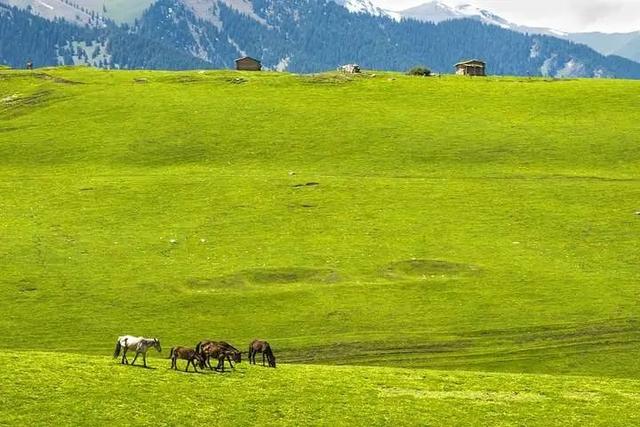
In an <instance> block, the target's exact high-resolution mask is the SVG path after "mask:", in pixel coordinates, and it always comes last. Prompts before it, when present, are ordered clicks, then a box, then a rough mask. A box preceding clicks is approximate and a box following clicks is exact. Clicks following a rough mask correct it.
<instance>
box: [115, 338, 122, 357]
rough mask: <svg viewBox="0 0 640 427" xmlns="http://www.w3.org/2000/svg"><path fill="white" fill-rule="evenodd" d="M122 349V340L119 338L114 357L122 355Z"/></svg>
mask: <svg viewBox="0 0 640 427" xmlns="http://www.w3.org/2000/svg"><path fill="white" fill-rule="evenodd" d="M120 350H122V344H120V340H118V341H117V342H116V349H115V350H114V351H113V357H114V358H116V357H118V356H120Z"/></svg>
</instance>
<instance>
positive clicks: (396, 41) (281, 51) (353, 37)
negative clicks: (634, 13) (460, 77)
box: [0, 0, 640, 78]
mask: <svg viewBox="0 0 640 427" xmlns="http://www.w3.org/2000/svg"><path fill="white" fill-rule="evenodd" d="M132 3H136V4H137V6H136V7H133V6H132ZM1 4H5V6H1ZM142 4H147V5H148V6H149V7H148V8H147V9H146V10H144V11H143V12H140V8H141V7H140V3H139V2H129V1H125V0H0V63H6V64H9V65H12V66H22V65H23V64H24V62H25V61H26V59H27V58H31V59H33V60H34V61H35V62H36V65H54V64H89V65H93V66H98V67H105V68H167V69H182V68H185V69H186V68H224V67H232V66H233V60H234V59H235V58H237V57H239V56H243V55H249V56H254V57H257V58H259V59H261V60H262V61H263V63H264V65H265V66H266V67H268V68H270V69H274V70H290V71H294V72H317V71H322V70H327V69H335V67H336V66H337V65H340V64H343V63H347V62H359V63H360V64H361V65H362V66H364V67H366V68H374V69H388V70H406V69H408V68H409V67H411V66H414V65H418V64H425V65H427V66H429V67H431V68H432V69H433V70H434V71H436V72H452V70H453V64H455V63H456V62H458V61H460V60H462V59H469V58H475V57H477V58H481V59H484V60H486V61H487V62H488V68H489V72H490V73H492V74H510V75H542V76H553V77H621V78H640V64H638V63H636V62H633V61H630V60H628V59H624V58H621V57H619V56H615V55H612V56H605V55H602V54H599V53H597V52H595V51H594V50H592V49H590V48H589V47H587V46H584V45H579V44H575V43H572V42H571V41H569V40H567V38H568V37H569V35H565V34H561V33H555V32H553V31H552V30H548V31H547V30H544V29H538V30H536V31H531V29H525V27H519V26H517V25H514V24H511V23H509V22H507V21H506V20H504V19H502V18H500V17H499V16H496V15H493V14H491V13H490V12H487V11H483V10H481V9H476V8H473V7H471V6H460V7H455V8H453V7H450V6H447V5H445V4H444V3H440V2H431V3H427V4H425V5H423V6H420V7H418V8H412V9H409V10H405V11H400V12H390V11H386V10H384V9H382V8H379V7H377V6H376V5H375V3H373V2H372V1H371V0H335V1H330V0H157V1H150V0H144V1H143V2H142ZM12 6H19V7H12ZM543 30H544V31H543ZM525 33H530V34H525ZM549 34H554V35H555V36H556V37H551V36H549ZM596 38H597V37H596ZM599 40H601V39H599ZM632 41H633V37H631V38H630V39H629V40H626V42H628V43H631V42H632ZM611 44H613V43H611ZM609 47H611V46H609Z"/></svg>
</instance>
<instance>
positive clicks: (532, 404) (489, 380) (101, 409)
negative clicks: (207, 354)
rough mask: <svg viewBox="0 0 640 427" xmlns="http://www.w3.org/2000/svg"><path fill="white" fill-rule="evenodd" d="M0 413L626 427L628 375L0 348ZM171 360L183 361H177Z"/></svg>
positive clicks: (46, 418)
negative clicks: (140, 363) (192, 369)
mask: <svg viewBox="0 0 640 427" xmlns="http://www.w3.org/2000/svg"><path fill="white" fill-rule="evenodd" d="M0 363H2V365H3V366H9V367H11V369H3V370H2V371H0V381H2V384H3V385H4V386H5V387H3V392H2V394H0V417H2V421H3V422H5V423H7V424H15V425H42V426H50V425H123V424H124V425H203V424H215V425H258V424H259V425H286V424H295V425H301V424H304V425H345V426H346V425H406V426H414V425H432V426H460V425H465V426H470V425H478V426H487V425H505V426H506V425H527V426H544V427H548V426H556V425H558V426H586V425H606V426H630V425H637V424H638V423H639V422H640V415H638V408H639V407H640V384H639V383H638V381H637V380H620V379H617V380H611V379H607V380H605V379H598V378H592V377H562V376H548V375H521V374H491V373H472V372H447V371H425V370H422V369H411V370H409V369H396V368H370V367H352V366H350V367H330V366H315V365H284V366H280V367H279V368H278V369H268V368H262V367H254V366H247V365H246V363H242V364H239V365H238V366H237V369H236V371H235V372H233V373H227V374H219V373H211V372H205V373H199V374H194V373H189V374H185V373H184V372H174V371H169V370H168V369H167V368H168V364H169V363H168V361H162V363H161V361H159V360H158V361H156V362H155V366H152V367H151V369H148V370H145V369H142V368H140V369H138V368H131V367H123V366H119V365H113V362H112V361H111V360H110V359H109V358H106V357H95V356H90V357H87V356H81V355H61V354H47V353H32V352H30V353H13V354H6V353H5V354H2V355H0ZM180 366H183V365H180Z"/></svg>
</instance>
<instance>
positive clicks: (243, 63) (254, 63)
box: [236, 56, 262, 71]
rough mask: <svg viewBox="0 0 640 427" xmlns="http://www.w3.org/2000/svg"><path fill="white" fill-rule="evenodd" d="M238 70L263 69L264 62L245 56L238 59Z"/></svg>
mask: <svg viewBox="0 0 640 427" xmlns="http://www.w3.org/2000/svg"><path fill="white" fill-rule="evenodd" d="M236 70H238V71H261V70H262V63H261V62H260V61H258V60H257V59H255V58H252V57H250V56H243V57H242V58H238V59H236Z"/></svg>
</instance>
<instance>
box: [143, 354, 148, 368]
mask: <svg viewBox="0 0 640 427" xmlns="http://www.w3.org/2000/svg"><path fill="white" fill-rule="evenodd" d="M142 361H143V362H144V367H145V368H147V353H142Z"/></svg>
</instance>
